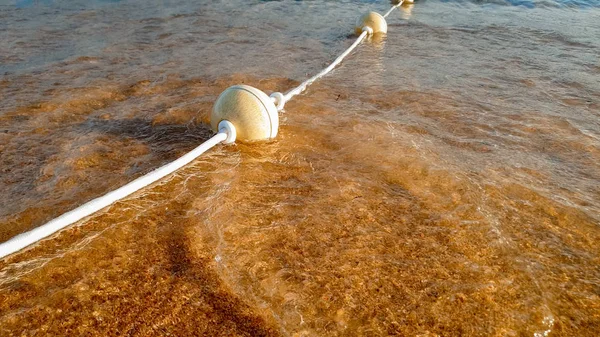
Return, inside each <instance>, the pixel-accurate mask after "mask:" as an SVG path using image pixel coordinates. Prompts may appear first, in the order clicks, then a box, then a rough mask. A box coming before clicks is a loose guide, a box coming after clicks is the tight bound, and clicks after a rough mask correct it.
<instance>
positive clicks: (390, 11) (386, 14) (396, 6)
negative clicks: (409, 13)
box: [383, 0, 404, 19]
mask: <svg viewBox="0 0 600 337" xmlns="http://www.w3.org/2000/svg"><path fill="white" fill-rule="evenodd" d="M403 3H404V0H400V2H399V3H398V4H397V5H395V6H392V8H390V10H389V11H387V13H385V14H384V15H383V18H384V19H385V18H387V17H388V16H389V15H390V14H392V12H393V11H394V9H396V8H398V7H400V6H402V4H403Z"/></svg>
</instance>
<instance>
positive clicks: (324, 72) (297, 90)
mask: <svg viewBox="0 0 600 337" xmlns="http://www.w3.org/2000/svg"><path fill="white" fill-rule="evenodd" d="M369 29H370V28H368V27H365V29H364V30H363V32H362V34H360V36H359V37H358V38H357V39H356V41H355V42H354V43H353V44H352V45H351V46H350V48H348V49H346V51H345V52H343V53H342V55H340V56H338V58H336V59H335V61H333V62H332V63H331V64H330V65H329V66H328V67H327V68H325V69H323V70H322V71H321V72H320V73H318V74H316V75H315V76H313V77H311V78H309V79H308V80H306V81H304V82H302V84H300V85H299V86H297V87H296V88H294V89H291V90H290V91H288V92H287V93H286V94H285V95H283V99H284V102H288V101H289V100H291V99H292V97H294V96H296V95H299V94H300V93H302V92H303V91H304V90H306V87H308V86H309V85H311V84H312V83H313V82H314V81H316V80H318V79H320V78H321V77H323V76H325V75H327V74H328V73H329V72H331V71H332V70H333V69H334V68H335V67H336V66H337V65H338V64H340V63H341V62H342V61H343V60H344V58H345V57H346V56H348V54H350V53H351V52H352V51H353V50H354V49H355V48H356V47H357V46H358V45H359V44H360V43H361V42H362V41H363V40H364V39H365V37H366V36H367V35H368V34H369ZM284 104H285V103H284Z"/></svg>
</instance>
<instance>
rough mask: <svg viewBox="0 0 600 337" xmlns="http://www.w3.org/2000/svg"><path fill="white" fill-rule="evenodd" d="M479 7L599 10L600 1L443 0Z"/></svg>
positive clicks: (444, 0) (443, 0)
mask: <svg viewBox="0 0 600 337" xmlns="http://www.w3.org/2000/svg"><path fill="white" fill-rule="evenodd" d="M441 1H442V2H459V3H462V2H471V3H474V4H479V5H500V6H521V7H525V8H580V9H584V8H598V7H600V0H441Z"/></svg>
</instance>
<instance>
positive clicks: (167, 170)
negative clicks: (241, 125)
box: [0, 130, 229, 258]
mask: <svg viewBox="0 0 600 337" xmlns="http://www.w3.org/2000/svg"><path fill="white" fill-rule="evenodd" d="M228 137H229V135H228V133H227V132H226V131H224V130H220V131H219V133H217V134H216V135H214V136H213V137H212V138H210V139H209V140H207V141H206V142H204V143H202V144H201V145H200V146H198V147H196V148H195V149H193V150H192V151H190V152H188V153H187V154H185V155H183V156H182V157H180V158H179V159H177V160H175V161H174V162H171V163H169V164H167V165H164V166H162V167H160V168H158V169H156V170H154V171H152V172H150V173H148V174H146V175H144V176H142V177H139V178H137V179H136V180H134V181H132V182H130V183H129V184H127V185H125V186H123V187H120V188H119V189H117V190H114V191H112V192H109V193H107V194H105V195H103V196H101V197H99V198H96V199H94V200H91V201H89V202H87V203H85V204H83V205H81V206H79V207H77V208H76V209H74V210H72V211H70V212H67V213H65V214H63V215H61V216H59V217H58V218H56V219H54V220H51V221H50V222H48V223H46V224H44V225H42V226H40V227H37V228H35V229H33V230H31V231H29V232H26V233H22V234H19V235H17V236H15V237H13V238H11V239H10V240H8V241H6V242H3V243H2V244H0V258H3V257H5V256H8V255H10V254H12V253H15V252H17V251H19V250H21V249H23V248H25V247H27V246H29V245H31V244H33V243H36V242H38V241H40V240H42V239H44V238H46V237H48V236H50V235H52V234H54V233H56V232H58V231H59V230H61V229H63V228H65V227H67V226H69V225H71V224H74V223H75V222H77V221H79V220H81V219H83V218H85V217H87V216H89V215H92V214H94V213H95V212H97V211H99V210H101V209H103V208H104V207H106V206H109V205H111V204H113V203H115V202H117V201H119V200H121V199H123V198H125V197H127V196H129V195H131V194H132V193H134V192H136V191H138V190H140V189H142V188H144V187H146V186H148V185H150V184H152V183H154V182H156V181H158V180H159V179H161V178H164V177H165V176H167V175H169V174H171V173H173V172H175V171H177V170H178V169H180V168H182V167H183V166H185V165H187V164H189V163H190V162H192V161H193V160H194V159H196V158H198V157H199V156H200V155H201V154H203V153H204V152H206V151H208V150H209V149H211V148H212V147H213V146H215V145H217V144H219V143H221V142H224V141H226V140H228Z"/></svg>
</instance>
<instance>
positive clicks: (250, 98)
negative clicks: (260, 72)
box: [210, 85, 279, 142]
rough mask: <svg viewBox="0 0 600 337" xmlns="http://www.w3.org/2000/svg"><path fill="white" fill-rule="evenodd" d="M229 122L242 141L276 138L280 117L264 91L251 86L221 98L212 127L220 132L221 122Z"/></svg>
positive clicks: (233, 89) (236, 88) (232, 90)
mask: <svg viewBox="0 0 600 337" xmlns="http://www.w3.org/2000/svg"><path fill="white" fill-rule="evenodd" d="M224 120H225V121H229V122H230V123H231V124H233V126H234V127H235V130H236V133H237V135H236V139H237V140H238V141H241V142H251V141H257V140H267V139H271V138H275V137H276V136H277V131H278V129H279V115H278V114H277V107H276V106H275V104H274V103H273V100H272V99H271V98H269V96H267V94H265V93H264V92H262V91H260V90H258V89H256V88H253V87H251V86H248V85H236V86H233V87H229V88H227V89H226V90H225V91H223V93H222V94H221V95H220V96H219V98H218V99H217V101H216V102H215V105H214V107H213V110H212V113H211V115H210V124H211V126H212V129H213V130H214V131H218V128H219V123H220V122H221V121H224Z"/></svg>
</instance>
